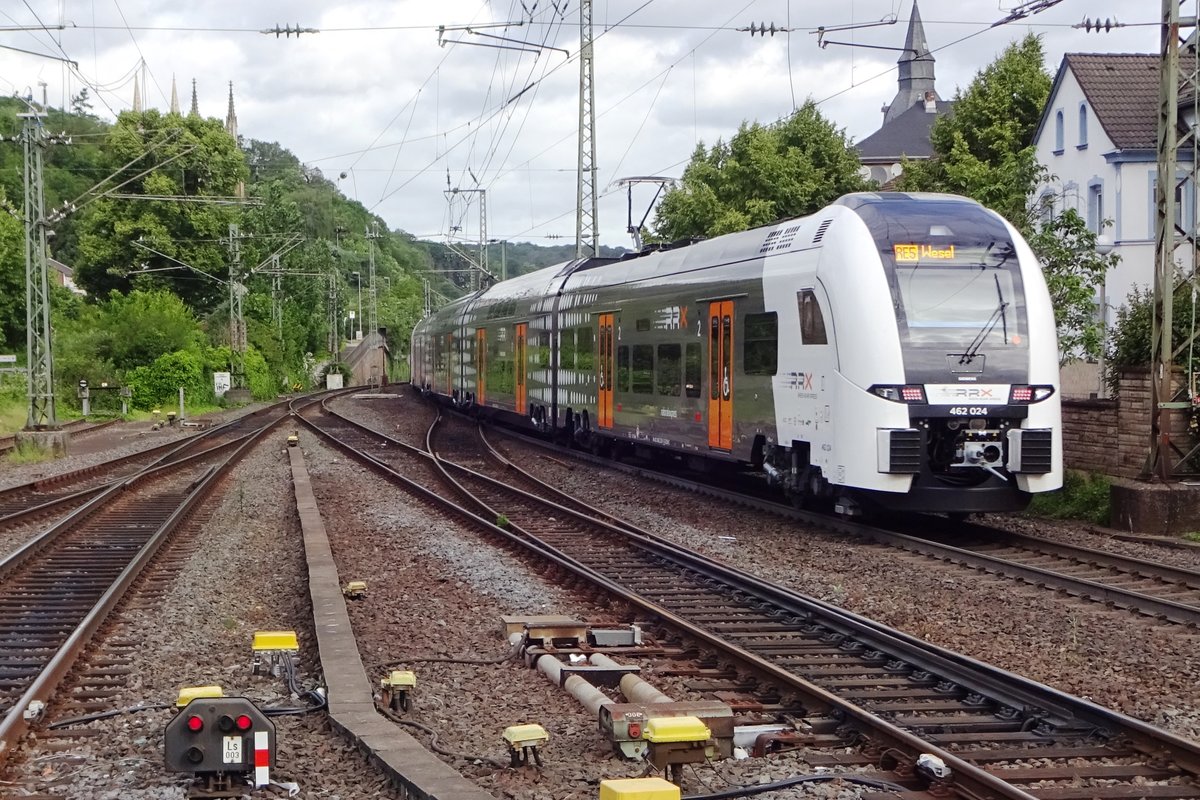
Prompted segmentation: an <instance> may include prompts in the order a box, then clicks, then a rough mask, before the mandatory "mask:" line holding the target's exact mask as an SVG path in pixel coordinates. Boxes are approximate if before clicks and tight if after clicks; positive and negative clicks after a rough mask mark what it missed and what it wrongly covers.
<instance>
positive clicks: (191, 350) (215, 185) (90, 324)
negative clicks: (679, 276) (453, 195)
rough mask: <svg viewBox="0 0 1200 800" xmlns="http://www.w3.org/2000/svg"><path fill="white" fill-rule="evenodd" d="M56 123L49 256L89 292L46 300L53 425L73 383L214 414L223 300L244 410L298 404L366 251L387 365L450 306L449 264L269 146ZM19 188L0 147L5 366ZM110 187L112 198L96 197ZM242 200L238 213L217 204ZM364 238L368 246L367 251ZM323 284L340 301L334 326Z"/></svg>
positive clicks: (512, 249)
mask: <svg viewBox="0 0 1200 800" xmlns="http://www.w3.org/2000/svg"><path fill="white" fill-rule="evenodd" d="M72 107H73V110H74V111H73V113H69V112H64V111H61V110H56V109H47V110H46V117H45V125H46V128H47V129H49V130H53V131H55V132H58V131H64V132H65V133H67V134H68V135H70V136H72V137H73V143H72V144H71V145H66V144H55V145H52V146H50V147H48V148H47V150H46V153H45V165H46V166H45V191H46V208H47V211H51V210H52V209H55V208H58V207H61V206H63V205H64V204H66V203H74V205H75V206H76V208H75V210H73V211H69V213H66V215H65V216H64V217H62V219H61V220H56V221H55V223H54V228H53V231H52V233H53V234H54V235H53V237H52V238H51V242H50V247H51V256H52V257H54V258H56V259H58V260H60V261H62V262H64V263H65V264H67V265H68V266H71V267H73V268H74V270H75V272H74V281H75V283H76V284H77V285H78V286H79V287H81V288H82V289H84V290H86V291H87V295H86V296H79V295H76V294H73V293H71V292H69V291H67V290H66V289H63V288H59V287H54V288H53V289H52V304H51V305H52V311H53V319H52V331H53V332H52V336H53V349H54V373H55V382H56V386H55V396H56V401H57V403H58V404H59V405H60V406H62V407H64V408H63V409H62V411H60V412H59V413H60V416H62V414H63V411H67V410H69V409H71V408H78V399H77V392H76V387H77V386H78V383H79V381H80V380H86V381H88V383H89V385H91V386H99V385H100V384H101V383H103V382H107V383H108V384H109V385H110V386H118V385H119V386H127V387H129V388H130V389H131V391H132V393H133V396H132V404H133V406H134V408H135V409H142V410H145V409H149V408H151V407H153V406H155V405H158V404H160V403H169V402H173V401H174V397H175V395H176V393H177V391H178V389H179V387H180V386H182V387H183V388H184V389H185V391H186V392H187V395H188V402H189V405H191V404H200V405H205V404H209V405H211V404H212V403H214V402H215V397H214V393H213V376H212V374H213V372H214V371H226V370H229V368H230V359H229V357H230V328H231V325H230V310H229V305H230V302H231V292H230V285H231V283H234V282H236V284H235V285H240V287H239V288H240V289H241V290H242V293H243V297H242V306H243V311H244V316H245V323H246V329H245V338H246V341H247V351H246V359H245V363H246V373H245V383H246V387H247V388H249V389H250V390H251V392H252V393H253V394H254V396H255V397H256V398H260V399H266V398H269V397H271V396H273V395H274V394H276V393H278V392H281V391H288V390H291V389H293V388H294V387H297V386H299V387H301V388H308V387H310V386H311V385H312V384H313V383H314V381H315V380H317V379H318V378H319V376H320V375H321V370H322V368H323V367H324V366H325V365H328V364H330V363H333V362H336V361H337V360H338V354H337V352H330V350H331V347H330V344H331V342H333V343H334V348H333V349H334V350H337V349H338V348H340V346H341V341H342V340H343V339H344V338H345V337H348V336H349V335H350V332H349V326H348V324H347V321H348V308H349V307H350V305H353V304H354V303H353V301H354V300H356V299H357V296H358V293H359V292H360V291H363V292H364V293H368V292H369V291H370V288H371V287H370V285H369V283H368V281H367V275H368V266H367V265H368V261H369V258H370V252H371V250H372V249H374V255H375V273H376V289H377V291H376V295H377V308H378V318H379V324H380V326H381V327H383V328H386V329H387V330H388V331H389V332H390V336H389V338H390V339H391V350H392V353H393V356H394V358H395V359H396V361H397V362H400V361H402V360H403V358H404V356H405V354H406V352H407V342H406V341H405V339H406V335H407V332H408V331H411V330H412V328H413V326H414V325H415V323H416V321H417V319H418V318H419V317H420V315H421V314H422V313H423V307H424V282H425V281H428V282H429V283H430V285H431V287H432V288H433V289H434V290H435V291H436V292H437V293H438V294H440V295H441V296H445V297H454V296H457V295H458V294H460V293H461V289H459V288H458V286H456V282H461V283H465V281H466V276H465V274H463V273H462V270H461V267H462V264H461V262H460V261H459V260H457V257H456V256H451V255H450V254H449V251H448V250H446V249H445V248H444V247H442V246H440V245H435V244H433V243H427V242H420V241H417V240H415V239H413V237H411V236H409V235H408V234H406V233H404V232H403V231H400V230H388V227H387V225H386V224H385V223H384V221H383V220H382V219H380V218H378V217H376V216H374V215H373V214H371V213H370V212H369V211H368V210H367V209H366V208H364V207H363V206H362V205H361V204H359V203H358V202H356V201H352V200H349V199H347V198H346V197H345V196H343V195H342V194H341V192H340V191H339V190H338V188H337V186H336V184H335V183H333V182H332V181H329V180H327V179H326V178H325V177H324V176H323V175H322V174H321V172H320V171H319V170H317V169H313V168H310V167H307V166H305V165H304V164H302V163H301V162H300V161H299V159H297V158H296V157H295V156H294V155H293V154H292V153H291V152H289V151H288V150H287V149H286V148H284V147H282V146H281V145H279V144H277V143H274V142H261V141H256V140H253V139H237V140H235V139H234V138H233V137H231V136H230V135H229V134H228V133H227V132H226V131H225V129H224V126H223V125H222V124H221V122H220V121H219V120H216V119H202V118H199V117H192V116H181V115H179V114H170V113H162V112H159V111H157V110H148V111H145V112H125V113H122V114H121V115H120V116H119V117H118V118H117V120H116V121H115V122H114V123H112V124H109V123H107V122H105V121H102V120H100V119H98V118H96V117H94V116H92V115H91V114H90V107H89V105H88V103H87V98H86V97H77V98H75V100H74V101H73V106H72ZM27 110H28V109H27V106H26V104H25V101H22V100H19V99H16V98H0V137H5V138H7V137H9V136H12V135H15V134H18V133H19V132H20V130H21V126H22V124H23V123H22V121H21V119H20V118H18V116H17V115H18V114H19V113H22V112H24V111H27ZM110 175H111V178H110V179H108V182H107V183H104V184H103V186H102V188H100V189H99V190H94V184H95V182H96V181H98V180H100V179H101V178H103V177H104V176H110ZM23 180H24V176H23V161H22V156H21V148H20V146H19V145H17V144H13V143H11V142H6V143H0V352H6V353H17V354H19V355H20V362H21V363H23V360H24V359H23V354H24V352H25V263H24V232H23V228H22V224H21V222H20V216H21V213H20V212H21V209H20V208H19V204H20V202H21V198H22V197H23ZM116 184H121V186H120V190H119V191H118V192H115V193H113V194H111V195H109V196H104V197H101V196H100V195H101V193H102V192H103V191H104V190H105V189H111V188H113V187H114V186H115V185H116ZM240 194H244V196H245V198H246V201H247V202H245V203H240V202H233V201H231V199H232V198H235V197H237V196H238V195H240ZM183 200H186V201H187V202H181V201H183ZM9 212H13V213H9ZM231 226H236V227H231ZM368 229H375V230H378V231H379V232H380V233H382V234H383V235H382V236H381V237H379V238H377V239H374V240H371V239H368V238H367V236H366V232H367V230H368ZM235 230H236V237H237V238H236V239H234V238H232V235H233V233H234V231H235ZM235 244H236V249H237V251H238V253H239V255H238V258H237V260H236V263H237V264H239V265H240V266H239V267H238V268H237V269H236V270H235V269H234V267H233V264H234V263H235V259H234V256H233V250H234V245H235ZM490 251H491V257H492V262H493V264H495V265H496V267H497V271H498V267H499V263H500V262H501V260H502V259H503V260H506V261H507V262H508V266H509V272H510V274H514V275H515V274H520V273H521V272H524V271H527V270H528V269H531V268H535V267H540V266H545V265H547V264H549V263H553V262H554V261H564V260H568V259H569V258H571V257H572V256H573V249H572V252H571V253H567V252H565V251H564V248H558V249H553V248H539V247H537V246H536V245H530V244H526V243H505V244H499V243H497V244H493V245H491V247H490ZM609 254H613V255H617V254H619V251H616V252H614V251H610V252H609ZM439 271H440V272H441V273H442V274H439ZM231 276H232V278H233V281H231ZM330 284H332V285H333V287H334V288H336V291H337V296H338V298H339V299H338V308H337V309H336V311H335V312H334V313H333V314H332V315H331V314H330V310H329V308H328V297H329V290H330ZM331 327H334V328H336V330H331ZM8 402H9V404H11V405H13V406H15V407H16V408H14V413H16V412H17V411H18V410H19V412H20V417H21V418H20V421H19V422H18V423H17V424H15V425H14V426H12V427H20V426H22V425H23V424H24V421H25V420H24V410H23V405H24V402H25V399H24V394H23V391H22V394H21V395H20V396H18V397H13V398H11V399H10V400H9V401H8ZM2 405H4V398H3V397H0V406H2Z"/></svg>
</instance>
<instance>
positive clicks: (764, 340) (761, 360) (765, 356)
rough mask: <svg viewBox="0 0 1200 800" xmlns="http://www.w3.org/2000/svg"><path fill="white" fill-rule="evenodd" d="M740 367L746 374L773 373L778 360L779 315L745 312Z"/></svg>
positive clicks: (772, 312)
mask: <svg viewBox="0 0 1200 800" xmlns="http://www.w3.org/2000/svg"><path fill="white" fill-rule="evenodd" d="M743 325H744V332H743V335H742V367H743V369H744V370H745V373H746V374H747V375H774V374H775V371H776V367H777V365H778V362H779V315H778V314H776V313H775V312H774V311H768V312H767V313H765V314H747V315H746V316H745V317H744V318H743Z"/></svg>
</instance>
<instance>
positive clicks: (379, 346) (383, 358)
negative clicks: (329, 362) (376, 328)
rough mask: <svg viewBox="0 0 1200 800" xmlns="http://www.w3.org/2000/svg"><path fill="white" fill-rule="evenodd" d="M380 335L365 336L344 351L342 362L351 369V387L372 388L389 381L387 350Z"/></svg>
mask: <svg viewBox="0 0 1200 800" xmlns="http://www.w3.org/2000/svg"><path fill="white" fill-rule="evenodd" d="M385 345H386V343H385V342H384V340H383V337H382V336H380V335H379V334H378V333H371V334H367V335H366V336H364V337H363V338H362V339H360V340H359V341H357V342H356V343H353V344H350V345H348V346H346V347H344V348H343V349H342V353H341V361H342V362H343V363H344V364H346V365H347V366H348V367H350V370H351V373H352V374H351V377H350V383H349V385H350V386H371V385H376V384H379V383H381V382H386V380H387V350H386V349H385Z"/></svg>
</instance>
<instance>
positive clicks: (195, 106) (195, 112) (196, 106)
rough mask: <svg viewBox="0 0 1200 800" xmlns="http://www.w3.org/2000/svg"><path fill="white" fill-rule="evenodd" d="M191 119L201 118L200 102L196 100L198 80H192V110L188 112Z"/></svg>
mask: <svg viewBox="0 0 1200 800" xmlns="http://www.w3.org/2000/svg"><path fill="white" fill-rule="evenodd" d="M188 116H189V117H198V116H200V101H199V100H197V99H196V79H195V78H192V109H191V111H189V112H188Z"/></svg>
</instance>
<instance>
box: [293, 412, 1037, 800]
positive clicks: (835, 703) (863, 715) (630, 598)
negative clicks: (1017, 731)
mask: <svg viewBox="0 0 1200 800" xmlns="http://www.w3.org/2000/svg"><path fill="white" fill-rule="evenodd" d="M302 419H303V421H304V424H305V425H307V426H308V427H309V428H310V429H312V430H313V431H314V432H317V433H319V434H321V435H322V436H323V437H324V438H325V439H326V440H327V441H330V442H332V443H333V444H334V446H335V447H337V448H338V449H340V450H342V451H343V452H345V453H347V454H349V455H351V456H353V457H354V458H356V459H357V460H359V461H360V462H362V463H364V464H367V465H368V466H370V467H372V468H374V469H376V470H378V471H380V472H382V473H383V474H384V475H386V476H388V477H389V478H390V479H391V480H392V481H393V482H396V483H398V484H400V485H401V486H403V487H405V488H409V489H411V490H413V491H414V492H415V493H416V494H418V495H419V496H421V497H422V498H424V499H426V500H428V501H430V502H432V503H434V504H436V505H437V506H439V507H441V508H443V509H445V510H448V511H450V512H452V513H454V514H456V515H458V516H460V517H462V518H465V519H467V520H469V521H470V522H472V523H473V524H475V525H478V526H480V527H482V528H484V529H485V530H486V531H487V532H489V533H491V534H493V535H495V536H498V537H500V538H501V539H503V540H504V541H506V542H509V543H511V544H513V545H515V546H517V547H518V548H519V549H521V550H524V551H527V552H529V553H531V554H533V555H535V556H536V557H538V558H540V559H543V560H548V561H550V562H551V563H553V564H554V565H555V566H556V567H558V568H560V569H562V570H564V571H566V572H569V573H571V574H573V575H575V576H577V577H579V578H582V579H584V580H586V581H588V582H589V583H591V584H593V585H594V586H596V587H597V588H599V589H601V590H603V591H605V592H607V593H610V594H611V595H613V596H614V597H617V598H620V599H621V600H622V601H623V602H625V603H628V604H629V605H630V606H631V607H634V608H638V609H640V610H642V611H644V612H645V613H647V614H650V615H652V616H654V617H656V618H659V619H661V620H662V621H663V622H664V623H665V624H667V625H669V626H673V627H675V628H676V629H677V630H679V631H681V632H684V633H686V635H688V636H691V637H693V638H694V639H695V640H696V641H699V642H703V643H705V644H707V645H709V646H711V647H712V648H714V649H716V650H718V651H720V652H726V653H729V652H730V650H731V645H730V643H729V642H728V641H726V640H725V639H723V638H721V637H719V636H717V635H715V634H713V633H711V632H709V631H707V630H705V629H703V628H700V627H698V626H696V625H695V624H693V623H691V622H689V621H688V620H686V619H684V618H683V617H680V616H678V615H677V614H675V613H674V612H672V611H670V610H669V609H666V608H663V607H662V606H661V605H659V604H657V603H654V602H652V601H649V600H646V599H645V598H643V597H641V596H640V595H638V594H636V593H634V592H631V591H630V590H628V589H627V588H625V587H623V586H621V585H619V584H617V583H615V582H613V581H612V580H610V579H608V578H607V577H605V576H604V575H602V574H600V573H598V572H596V571H595V570H593V569H591V568H589V567H587V566H585V565H583V564H581V563H579V562H578V561H576V560H575V559H572V558H569V557H567V556H565V555H563V554H562V553H561V552H559V551H558V550H557V549H556V548H553V547H551V546H550V545H548V544H546V543H544V542H543V541H541V540H540V539H539V538H538V537H536V536H533V535H531V534H528V533H525V532H522V531H517V530H508V529H506V528H502V527H499V526H497V525H496V524H495V523H494V522H493V521H491V520H489V519H487V518H485V517H483V516H480V515H479V514H478V513H476V512H474V511H472V510H470V509H468V508H464V507H463V506H461V505H460V504H458V503H456V502H454V501H452V500H450V499H448V498H446V497H444V496H442V495H440V494H438V493H436V492H434V491H433V490H431V489H429V488H427V487H425V486H422V485H421V484H419V483H416V482H415V481H412V480H410V479H409V478H407V477H405V476H403V475H401V474H400V473H398V472H396V471H395V470H394V469H392V468H391V467H390V466H388V465H387V464H386V463H384V462H383V461H381V460H380V459H378V458H376V457H375V456H373V455H371V454H369V453H366V452H364V451H361V450H358V449H356V448H354V447H353V446H351V445H350V444H349V443H347V442H345V441H343V440H342V439H339V438H337V437H335V436H333V435H331V434H329V433H327V432H325V431H324V430H323V429H322V428H321V427H320V425H319V424H318V423H317V422H314V421H312V420H309V419H306V418H302ZM343 419H344V418H343ZM438 419H439V420H440V415H439V417H438ZM434 424H435V425H436V424H437V421H435V423H434ZM356 425H357V423H356ZM357 427H359V428H362V429H363V430H364V431H366V432H368V433H370V434H371V435H373V436H376V437H379V438H383V439H385V440H388V441H390V442H396V443H398V444H404V443H402V442H398V440H395V439H392V438H391V437H389V436H386V435H384V434H381V433H379V432H377V431H371V430H370V429H369V428H366V426H362V425H357ZM427 441H428V437H427ZM436 461H440V459H435V463H436ZM483 507H485V508H486V505H484V506H483ZM564 510H565V509H564ZM489 513H492V512H489ZM493 518H494V516H493ZM601 524H602V523H601ZM509 527H510V528H513V527H515V526H513V525H512V524H511V522H510V524H509ZM622 534H623V535H627V534H625V533H624V532H622ZM737 658H738V660H739V661H741V663H743V664H745V665H746V667H747V669H748V670H750V671H751V672H753V673H755V674H758V675H761V676H762V677H764V678H766V679H768V680H773V681H776V682H779V683H781V684H783V685H787V686H789V687H792V688H793V690H795V691H796V692H797V693H798V694H800V695H801V696H803V697H805V698H806V699H807V700H808V702H809V703H810V704H811V709H810V711H824V712H837V713H839V714H841V715H842V716H843V718H845V719H848V720H854V721H857V722H858V723H859V724H860V725H862V726H863V727H864V728H866V729H867V730H869V731H871V732H872V733H874V734H875V738H876V740H879V741H880V744H881V745H882V746H884V747H885V749H886V748H888V747H891V748H897V749H900V750H901V752H903V753H905V754H906V755H907V756H908V757H910V759H911V760H912V761H914V762H915V760H916V758H917V756H918V755H920V754H924V753H930V754H933V755H937V756H938V757H939V758H942V760H943V761H944V762H945V763H946V764H947V765H949V766H950V767H951V769H953V770H954V774H955V776H956V784H955V785H956V788H957V789H958V790H959V792H960V794H962V795H963V796H965V797H972V798H1001V797H1002V798H1009V800H1033V797H1034V796H1033V795H1031V794H1029V793H1027V792H1025V791H1023V790H1021V789H1020V788H1019V787H1016V786H1013V785H1012V784H1009V783H1007V782H1005V781H1003V780H1001V779H1000V778H997V777H996V776H993V775H991V774H989V773H987V772H985V771H983V770H981V769H979V768H977V767H975V766H973V765H971V764H969V763H968V762H966V761H964V760H963V759H962V758H960V757H959V756H956V755H955V754H953V753H951V752H950V751H947V750H943V749H942V748H940V747H938V746H937V745H934V744H931V743H929V742H926V741H924V740H922V739H920V738H919V737H917V736H915V735H914V734H912V733H911V732H909V731H906V730H904V729H902V728H900V727H898V726H896V725H893V724H892V723H890V722H888V721H887V720H884V719H881V718H879V717H877V716H875V715H873V714H871V713H870V712H867V711H865V710H864V709H862V708H861V707H859V706H857V705H854V704H853V703H849V702H847V701H846V700H843V699H842V698H839V697H837V696H836V695H834V694H832V693H830V692H828V691H827V690H825V689H823V688H821V687H819V686H816V685H815V684H812V683H810V682H808V681H805V680H804V679H802V678H799V677H798V676H797V675H795V674H793V673H791V672H788V671H787V670H785V669H783V668H782V667H780V666H778V665H776V664H773V663H771V662H769V661H766V660H764V659H762V658H760V657H758V656H756V655H754V654H751V653H746V652H745V651H740V650H739V651H738V655H737Z"/></svg>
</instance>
